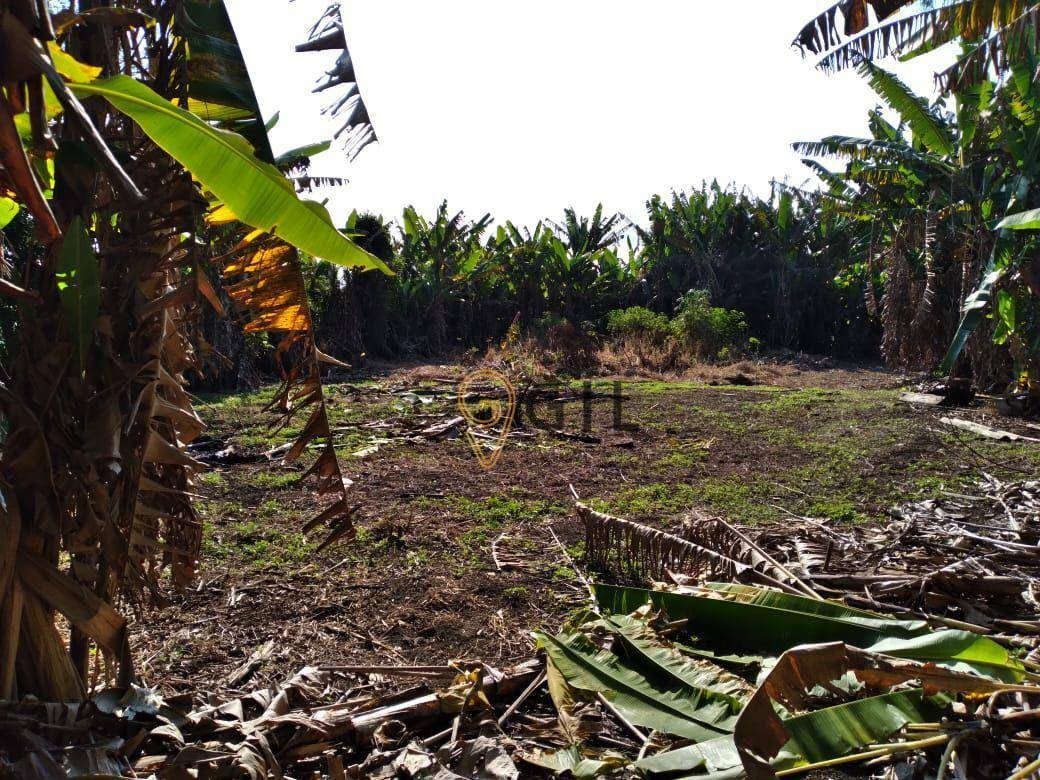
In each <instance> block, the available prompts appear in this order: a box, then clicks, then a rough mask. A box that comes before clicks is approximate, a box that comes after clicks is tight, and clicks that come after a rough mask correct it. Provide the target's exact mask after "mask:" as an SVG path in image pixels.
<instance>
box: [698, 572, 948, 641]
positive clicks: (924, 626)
mask: <svg viewBox="0 0 1040 780" xmlns="http://www.w3.org/2000/svg"><path fill="white" fill-rule="evenodd" d="M704 590H707V591H711V592H712V593H713V594H718V596H719V597H720V598H725V599H729V600H731V601H737V602H740V603H741V604H758V605H759V606H763V607H778V608H779V609H790V610H794V611H795V612H804V613H805V614H808V615H822V616H824V617H833V618H840V619H851V620H853V621H855V622H859V623H862V624H863V625H870V626H880V625H883V626H884V627H885V628H886V629H890V628H893V627H896V628H899V629H901V630H902V631H904V632H905V633H906V636H916V635H918V634H927V633H928V632H929V631H930V630H931V629H930V628H929V627H928V623H927V622H926V621H924V620H893V619H892V618H889V617H887V616H885V615H882V614H880V613H878V612H868V611H867V610H865V609H856V608H855V607H849V606H846V605H845V604H841V603H839V602H837V601H827V600H824V599H811V598H806V597H804V596H795V595H792V594H790V593H781V592H779V591H776V590H771V589H769V588H759V587H757V586H754V585H740V584H737V583H728V582H709V583H706V584H705V585H704ZM879 621H880V622H879Z"/></svg>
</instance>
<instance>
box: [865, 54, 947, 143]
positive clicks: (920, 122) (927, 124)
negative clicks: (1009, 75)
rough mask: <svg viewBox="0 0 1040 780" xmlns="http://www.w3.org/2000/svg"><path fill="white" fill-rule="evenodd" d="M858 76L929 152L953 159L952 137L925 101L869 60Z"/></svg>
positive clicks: (941, 120)
mask: <svg viewBox="0 0 1040 780" xmlns="http://www.w3.org/2000/svg"><path fill="white" fill-rule="evenodd" d="M860 74H861V75H862V76H864V77H865V78H866V79H867V82H868V83H869V84H870V86H871V88H872V89H873V90H874V91H875V92H877V93H878V95H880V96H881V97H882V98H883V99H884V100H885V102H886V103H888V104H889V105H890V106H891V107H892V108H893V109H895V110H896V111H898V112H899V115H900V116H901V117H902V119H903V121H904V122H906V124H908V125H909V126H910V129H911V131H913V133H914V137H915V138H918V139H920V141H921V143H922V144H924V146H925V148H926V149H928V151H930V152H932V153H933V154H937V155H941V156H944V157H952V156H953V155H954V153H955V152H956V148H957V147H956V144H955V143H954V139H953V133H952V132H951V131H950V128H949V126H948V125H947V124H946V122H945V121H944V120H943V118H942V117H940V116H939V114H938V112H937V111H936V110H935V109H934V108H932V107H931V106H929V105H928V101H927V100H925V99H924V98H922V97H920V96H918V95H915V94H914V93H913V92H911V91H910V88H909V87H907V86H906V84H904V83H903V82H902V81H901V80H900V79H899V78H897V77H896V76H894V75H893V74H891V73H889V72H888V71H886V70H883V69H882V68H879V67H878V66H877V65H874V64H873V63H872V62H870V61H869V60H864V61H863V62H862V63H861V64H860Z"/></svg>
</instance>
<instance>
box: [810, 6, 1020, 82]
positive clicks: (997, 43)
mask: <svg viewBox="0 0 1040 780" xmlns="http://www.w3.org/2000/svg"><path fill="white" fill-rule="evenodd" d="M915 5H916V3H915V2H913V0H878V1H877V2H875V0H843V2H839V3H836V4H835V5H832V6H831V7H829V8H828V9H827V10H826V11H824V12H823V13H822V14H820V15H819V16H817V17H816V18H815V19H813V20H812V21H811V22H809V24H807V25H806V26H805V27H804V28H802V30H801V31H800V32H799V34H798V36H797V38H795V40H794V42H793V43H794V45H796V46H798V47H800V48H801V49H802V50H803V51H809V52H811V53H813V54H820V55H824V56H823V57H822V59H821V60H820V61H819V67H821V68H823V69H824V70H828V71H835V70H842V69H844V68H847V67H849V66H851V65H858V64H859V63H860V61H861V60H863V59H868V60H876V59H881V58H883V57H887V56H891V55H894V54H903V53H906V52H921V51H928V50H932V49H934V48H936V47H937V46H940V45H942V44H944V43H948V42H950V41H953V40H955V39H958V38H960V39H962V40H965V41H980V40H983V39H986V40H985V42H984V43H983V45H982V46H981V47H980V49H981V50H980V51H978V52H976V53H974V54H970V55H968V56H967V57H966V58H964V59H962V60H961V61H960V62H958V63H957V64H956V65H954V66H953V67H952V68H950V69H948V70H947V71H946V72H944V73H943V74H942V77H941V78H940V83H941V85H942V87H943V89H944V90H945V91H948V90H951V89H954V88H956V87H958V86H963V85H964V84H967V83H969V82H970V81H972V80H978V79H980V78H982V76H983V75H984V74H985V72H986V69H987V67H988V66H989V65H995V66H996V67H998V68H1001V69H1002V68H1004V67H1006V64H1007V61H1008V58H1007V56H1006V52H1007V51H1008V50H1009V49H1011V50H1013V49H1014V48H1015V47H1016V46H1017V45H1018V44H1019V43H1021V42H1023V41H1024V40H1026V38H1027V37H1028V35H1029V34H1030V33H1029V29H1030V27H1031V26H1032V27H1033V28H1034V29H1035V23H1036V21H1037V18H1036V14H1037V3H1036V2H1035V0H947V2H942V3H938V2H937V3H933V4H930V6H929V7H925V8H923V9H922V10H914V6H915ZM868 6H870V7H872V8H873V9H874V12H875V18H876V19H877V21H878V23H876V24H874V25H873V26H872V25H871V23H870V19H869V16H868V13H867V7H868ZM903 10H907V11H908V13H906V14H905V15H902V16H899V17H897V18H894V19H893V18H891V17H893V16H895V15H896V14H897V13H898V12H900V11H903ZM839 13H840V14H841V16H842V18H843V20H844V31H843V32H844V37H843V34H842V31H839V28H838V22H837V20H838V15H839Z"/></svg>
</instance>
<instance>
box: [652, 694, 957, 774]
mask: <svg viewBox="0 0 1040 780" xmlns="http://www.w3.org/2000/svg"><path fill="white" fill-rule="evenodd" d="M938 715H939V712H938V707H937V706H936V705H935V704H934V703H933V702H931V701H930V700H928V699H926V698H924V696H923V693H922V691H921V690H920V689H914V690H907V691H896V692H894V693H886V694H884V695H882V696H872V697H870V698H867V699H859V700H857V701H852V702H846V703H845V704H838V705H835V706H833V707H826V708H824V709H821V710H816V711H815V712H809V713H806V714H804V715H796V716H794V717H791V718H787V719H785V720H784V728H786V729H787V731H788V732H789V733H790V735H791V739H790V740H789V741H788V742H787V744H786V745H784V747H783V749H782V750H781V751H780V753H779V755H777V757H776V759H774V761H773V764H774V766H777V767H783V768H794V767H797V766H804V765H805V764H811V763H816V762H819V761H826V760H828V759H832V758H840V757H842V756H845V755H848V754H850V753H854V752H856V751H859V750H862V749H863V748H865V747H867V746H868V745H873V744H876V743H879V742H885V741H886V740H888V739H889V738H890V737H891V736H892V735H893V734H895V733H896V732H897V731H899V729H901V728H903V726H905V725H906V724H907V723H924V722H928V721H934V720H936V719H937V718H938ZM634 767H635V768H636V770H637V771H639V772H640V774H642V775H644V776H646V777H683V778H685V777H690V778H698V780H704V779H705V778H706V777H707V776H706V775H703V774H693V773H694V772H698V771H708V772H713V773H714V772H725V771H727V770H733V769H738V768H740V769H742V767H741V763H740V756H739V755H738V754H737V748H736V745H735V744H734V742H733V738H732V737H720V738H718V739H714V740H711V741H709V742H702V743H700V744H697V745H690V746H688V747H683V748H679V749H678V750H670V751H668V752H666V753H661V754H660V755H656V756H651V757H650V758H644V759H642V760H640V761H637V762H636V763H635V764H634ZM712 776H714V775H712ZM734 776H735V777H741V776H743V775H742V773H741V772H738V773H737V774H736V775H734Z"/></svg>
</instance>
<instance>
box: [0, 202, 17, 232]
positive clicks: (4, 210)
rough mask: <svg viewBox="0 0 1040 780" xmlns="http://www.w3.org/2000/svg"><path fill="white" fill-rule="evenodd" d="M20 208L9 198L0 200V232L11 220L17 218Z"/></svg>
mask: <svg viewBox="0 0 1040 780" xmlns="http://www.w3.org/2000/svg"><path fill="white" fill-rule="evenodd" d="M21 208H22V207H21V206H19V205H18V203H17V202H15V201H13V200H11V199H10V198H0V230H3V229H4V228H5V227H7V226H8V225H10V224H11V220H12V219H14V218H15V217H17V216H18V212H19V211H21Z"/></svg>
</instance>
